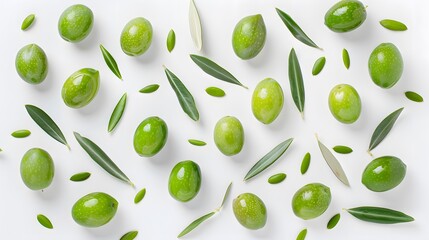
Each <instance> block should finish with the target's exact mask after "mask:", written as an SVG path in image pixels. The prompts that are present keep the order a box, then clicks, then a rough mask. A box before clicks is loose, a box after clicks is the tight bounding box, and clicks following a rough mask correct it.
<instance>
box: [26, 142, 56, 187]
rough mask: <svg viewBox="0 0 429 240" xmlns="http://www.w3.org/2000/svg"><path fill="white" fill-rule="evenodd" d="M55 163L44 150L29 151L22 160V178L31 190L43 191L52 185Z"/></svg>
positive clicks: (34, 149)
mask: <svg viewBox="0 0 429 240" xmlns="http://www.w3.org/2000/svg"><path fill="white" fill-rule="evenodd" d="M54 172H55V167H54V162H53V161H52V157H51V155H49V153H48V152H46V151H45V150H43V149H40V148H32V149H30V150H28V151H27V152H26V153H25V154H24V156H23V157H22V160H21V178H22V181H23V182H24V184H25V185H26V186H27V187H28V188H30V189H31V190H42V189H45V188H47V187H49V185H51V183H52V180H53V178H54Z"/></svg>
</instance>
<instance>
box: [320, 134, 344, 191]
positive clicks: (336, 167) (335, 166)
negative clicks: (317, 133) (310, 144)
mask: <svg viewBox="0 0 429 240" xmlns="http://www.w3.org/2000/svg"><path fill="white" fill-rule="evenodd" d="M317 143H318V145H319V148H320V152H322V155H323V158H324V159H325V161H326V163H327V164H328V166H329V167H330V168H331V170H332V172H334V174H335V176H337V178H338V179H339V180H340V181H341V182H342V183H344V184H345V185H346V186H350V184H349V180H348V179H347V176H346V173H345V172H344V170H343V168H342V167H341V164H340V162H338V160H337V159H336V158H335V156H334V155H333V154H332V152H331V151H330V150H329V148H327V147H326V146H325V145H324V144H323V143H322V142H321V141H320V140H319V139H317Z"/></svg>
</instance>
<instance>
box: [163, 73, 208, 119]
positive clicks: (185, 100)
mask: <svg viewBox="0 0 429 240" xmlns="http://www.w3.org/2000/svg"><path fill="white" fill-rule="evenodd" d="M164 69H165V74H166V75H167V79H168V82H169V83H170V85H171V87H172V88H173V90H174V92H175V93H176V96H177V99H179V103H180V106H181V107H182V109H183V111H184V112H185V113H186V114H188V116H189V117H190V118H191V119H192V120H194V121H198V119H200V114H199V113H198V109H197V106H196V105H195V100H194V97H193V96H192V95H191V93H190V92H189V91H188V89H187V88H186V86H185V85H184V84H183V83H182V81H180V79H179V78H178V77H177V76H176V75H174V73H172V72H171V71H170V70H168V69H167V68H166V67H164Z"/></svg>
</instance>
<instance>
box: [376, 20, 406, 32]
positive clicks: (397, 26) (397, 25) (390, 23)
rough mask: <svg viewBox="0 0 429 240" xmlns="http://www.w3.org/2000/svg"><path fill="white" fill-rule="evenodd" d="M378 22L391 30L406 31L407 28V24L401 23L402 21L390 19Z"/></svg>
mask: <svg viewBox="0 0 429 240" xmlns="http://www.w3.org/2000/svg"><path fill="white" fill-rule="evenodd" d="M380 24H381V26H383V27H384V28H386V29H389V30H392V31H406V30H407V29H408V28H407V25H405V24H403V23H402V22H399V21H396V20H392V19H384V20H381V21H380Z"/></svg>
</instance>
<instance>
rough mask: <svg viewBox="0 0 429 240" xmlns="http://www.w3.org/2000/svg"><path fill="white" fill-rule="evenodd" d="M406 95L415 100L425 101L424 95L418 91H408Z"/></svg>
mask: <svg viewBox="0 0 429 240" xmlns="http://www.w3.org/2000/svg"><path fill="white" fill-rule="evenodd" d="M405 96H406V97H407V98H408V99H410V100H411V101H413V102H423V97H422V96H421V95H420V94H418V93H416V92H412V91H407V92H405Z"/></svg>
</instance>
